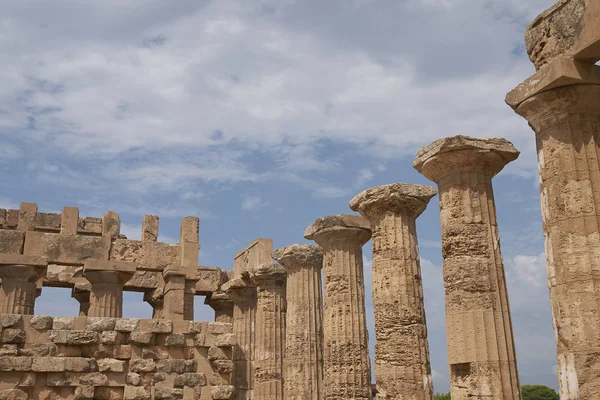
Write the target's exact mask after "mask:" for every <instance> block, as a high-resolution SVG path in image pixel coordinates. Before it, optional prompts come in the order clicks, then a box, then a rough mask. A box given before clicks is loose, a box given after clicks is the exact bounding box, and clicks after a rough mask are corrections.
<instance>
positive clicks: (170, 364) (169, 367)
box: [156, 359, 186, 374]
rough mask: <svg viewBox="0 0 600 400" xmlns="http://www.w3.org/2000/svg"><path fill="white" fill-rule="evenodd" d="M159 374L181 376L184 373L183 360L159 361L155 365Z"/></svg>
mask: <svg viewBox="0 0 600 400" xmlns="http://www.w3.org/2000/svg"><path fill="white" fill-rule="evenodd" d="M156 366H157V368H158V370H159V371H161V372H166V373H168V374H183V373H184V372H186V371H185V360H173V359H171V360H161V361H159V362H158V363H157V364H156Z"/></svg>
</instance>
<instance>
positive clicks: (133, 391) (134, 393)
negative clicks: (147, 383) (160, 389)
mask: <svg viewBox="0 0 600 400" xmlns="http://www.w3.org/2000/svg"><path fill="white" fill-rule="evenodd" d="M150 399H151V397H150V393H148V392H147V391H146V389H145V388H143V387H139V386H125V392H124V394H123V400H150Z"/></svg>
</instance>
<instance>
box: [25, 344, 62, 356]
mask: <svg viewBox="0 0 600 400" xmlns="http://www.w3.org/2000/svg"><path fill="white" fill-rule="evenodd" d="M19 355H20V356H24V357H49V356H55V355H57V348H56V345H54V344H49V343H30V344H26V345H25V346H23V347H22V348H21V349H19Z"/></svg>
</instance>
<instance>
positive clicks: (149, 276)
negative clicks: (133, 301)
mask: <svg viewBox="0 0 600 400" xmlns="http://www.w3.org/2000/svg"><path fill="white" fill-rule="evenodd" d="M162 286H164V281H163V278H162V272H161V271H146V270H137V271H135V273H134V274H133V276H132V277H131V279H129V280H128V281H127V283H126V284H125V288H126V289H130V290H133V289H137V290H139V289H148V290H150V289H156V288H160V287H162Z"/></svg>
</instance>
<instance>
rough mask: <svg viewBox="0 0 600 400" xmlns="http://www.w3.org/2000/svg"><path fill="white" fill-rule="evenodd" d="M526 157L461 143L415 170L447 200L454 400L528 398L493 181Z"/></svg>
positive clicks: (420, 161)
mask: <svg viewBox="0 0 600 400" xmlns="http://www.w3.org/2000/svg"><path fill="white" fill-rule="evenodd" d="M518 155H519V152H518V151H517V150H516V149H515V148H514V147H513V145H512V144H511V143H510V142H508V141H506V140H504V139H473V138H469V137H465V136H455V137H451V138H445V139H440V140H437V141H435V142H433V143H432V144H430V145H429V146H427V147H425V148H423V149H421V151H419V153H418V155H417V159H416V160H415V163H414V166H415V168H416V169H417V170H418V171H419V172H421V173H422V174H423V175H425V176H426V177H427V178H429V179H431V180H432V181H434V182H436V183H437V184H438V187H439V192H440V210H441V222H442V255H443V257H444V267H443V272H444V286H445V288H446V338H447V341H448V362H449V364H450V385H451V392H452V399H453V400H456V399H459V400H461V399H465V400H466V399H467V398H468V399H469V400H471V399H473V400H474V399H490V398H493V399H505V400H508V399H511V400H517V399H520V398H521V395H520V388H519V377H518V374H517V363H516V356H515V346H514V342H513V333H512V325H511V319H510V309H509V304H508V294H507V289H506V279H505V275H504V265H503V262H502V255H501V254H500V237H499V234H498V223H497V220H496V207H495V204H494V193H493V190H492V178H493V177H494V176H495V175H496V174H498V173H499V172H500V171H501V170H502V168H504V166H505V165H506V164H507V163H509V162H511V161H513V160H515V159H516V158H517V157H518Z"/></svg>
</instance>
